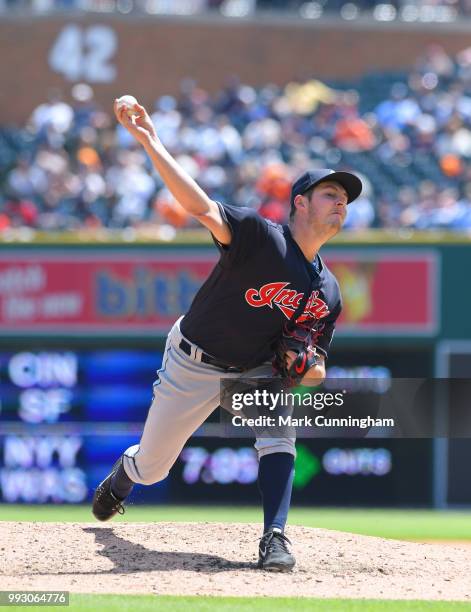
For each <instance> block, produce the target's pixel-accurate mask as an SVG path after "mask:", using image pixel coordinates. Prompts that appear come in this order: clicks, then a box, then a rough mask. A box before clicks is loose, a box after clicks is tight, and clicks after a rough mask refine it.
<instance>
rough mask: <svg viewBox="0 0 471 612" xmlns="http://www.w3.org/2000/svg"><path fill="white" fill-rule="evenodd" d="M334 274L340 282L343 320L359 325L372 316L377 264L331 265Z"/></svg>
mask: <svg viewBox="0 0 471 612" xmlns="http://www.w3.org/2000/svg"><path fill="white" fill-rule="evenodd" d="M331 268H332V272H333V273H334V274H335V276H336V277H337V280H338V281H339V284H340V288H341V292H342V300H343V309H342V320H343V321H344V322H345V323H357V322H358V321H362V320H363V319H365V318H366V317H368V316H369V315H370V314H371V311H372V309H373V302H372V283H373V279H374V274H375V268H376V264H375V263H369V262H361V263H358V262H352V263H348V264H347V263H341V264H340V263H339V264H333V265H331Z"/></svg>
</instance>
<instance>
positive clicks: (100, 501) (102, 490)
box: [92, 455, 124, 521]
mask: <svg viewBox="0 0 471 612" xmlns="http://www.w3.org/2000/svg"><path fill="white" fill-rule="evenodd" d="M122 461H123V456H122V455H121V457H120V458H119V459H118V461H116V463H115V464H114V465H113V467H112V468H111V472H110V473H109V474H108V476H107V477H106V478H105V479H104V480H102V481H101V482H100V484H99V485H98V486H97V488H96V490H95V495H94V496H93V505H92V512H93V515H94V517H95V518H96V519H98V520H99V521H108V520H109V519H110V518H112V517H113V516H114V515H115V514H124V506H123V502H124V499H118V498H117V497H115V496H114V495H113V493H112V492H111V479H112V478H113V476H114V475H115V473H116V472H117V471H118V468H119V466H120V465H121V462H122Z"/></svg>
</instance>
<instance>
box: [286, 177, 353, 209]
mask: <svg viewBox="0 0 471 612" xmlns="http://www.w3.org/2000/svg"><path fill="white" fill-rule="evenodd" d="M324 181H335V182H336V183H339V184H340V185H342V187H343V188H344V189H345V191H346V192H347V197H348V201H347V204H350V202H353V200H356V199H357V198H358V196H359V195H360V193H361V190H362V188H363V185H362V183H361V181H360V179H359V178H358V176H355V175H354V174H351V173H350V172H336V171H335V170H332V169H331V168H321V169H319V170H308V171H307V172H304V173H303V174H301V176H300V177H299V178H297V179H296V180H295V181H294V183H293V186H292V188H291V208H293V206H294V198H295V197H296V196H297V195H303V193H306V191H308V189H311V187H314V186H315V185H318V184H319V183H322V182H324Z"/></svg>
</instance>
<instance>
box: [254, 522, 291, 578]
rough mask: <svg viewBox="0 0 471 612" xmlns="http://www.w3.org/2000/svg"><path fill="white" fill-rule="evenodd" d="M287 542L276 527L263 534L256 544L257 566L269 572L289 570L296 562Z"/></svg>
mask: <svg viewBox="0 0 471 612" xmlns="http://www.w3.org/2000/svg"><path fill="white" fill-rule="evenodd" d="M288 544H291V542H290V541H289V540H288V538H287V537H286V536H285V534H284V533H283V531H282V530H281V529H279V528H278V527H273V528H272V529H269V530H268V531H267V532H266V533H264V534H263V536H262V539H261V540H260V544H259V546H258V567H259V568H260V569H264V570H268V571H271V572H290V571H291V570H292V569H293V567H294V566H295V564H296V559H295V558H294V556H293V555H292V554H291V551H290V549H289V548H288Z"/></svg>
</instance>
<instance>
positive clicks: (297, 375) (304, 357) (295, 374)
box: [272, 321, 318, 386]
mask: <svg viewBox="0 0 471 612" xmlns="http://www.w3.org/2000/svg"><path fill="white" fill-rule="evenodd" d="M313 334H314V331H313V330H312V329H311V327H310V326H308V325H303V324H299V323H298V324H297V325H294V326H293V325H292V323H291V321H287V322H285V323H284V325H283V332H282V334H281V337H280V338H279V340H278V341H277V343H276V344H275V350H274V353H275V356H274V359H273V362H272V363H273V368H274V370H275V374H278V375H280V376H281V377H282V378H285V379H286V380H287V382H288V385H289V386H293V385H295V384H297V383H299V381H300V380H301V379H302V378H303V376H304V375H305V374H306V372H307V371H308V370H309V368H311V367H312V366H313V365H315V364H316V363H317V362H318V357H317V352H316V349H315V347H314V346H312V339H313ZM288 351H293V352H294V353H296V357H295V358H294V359H293V361H292V363H291V365H290V366H288V364H287V360H286V354H287V352H288Z"/></svg>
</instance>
